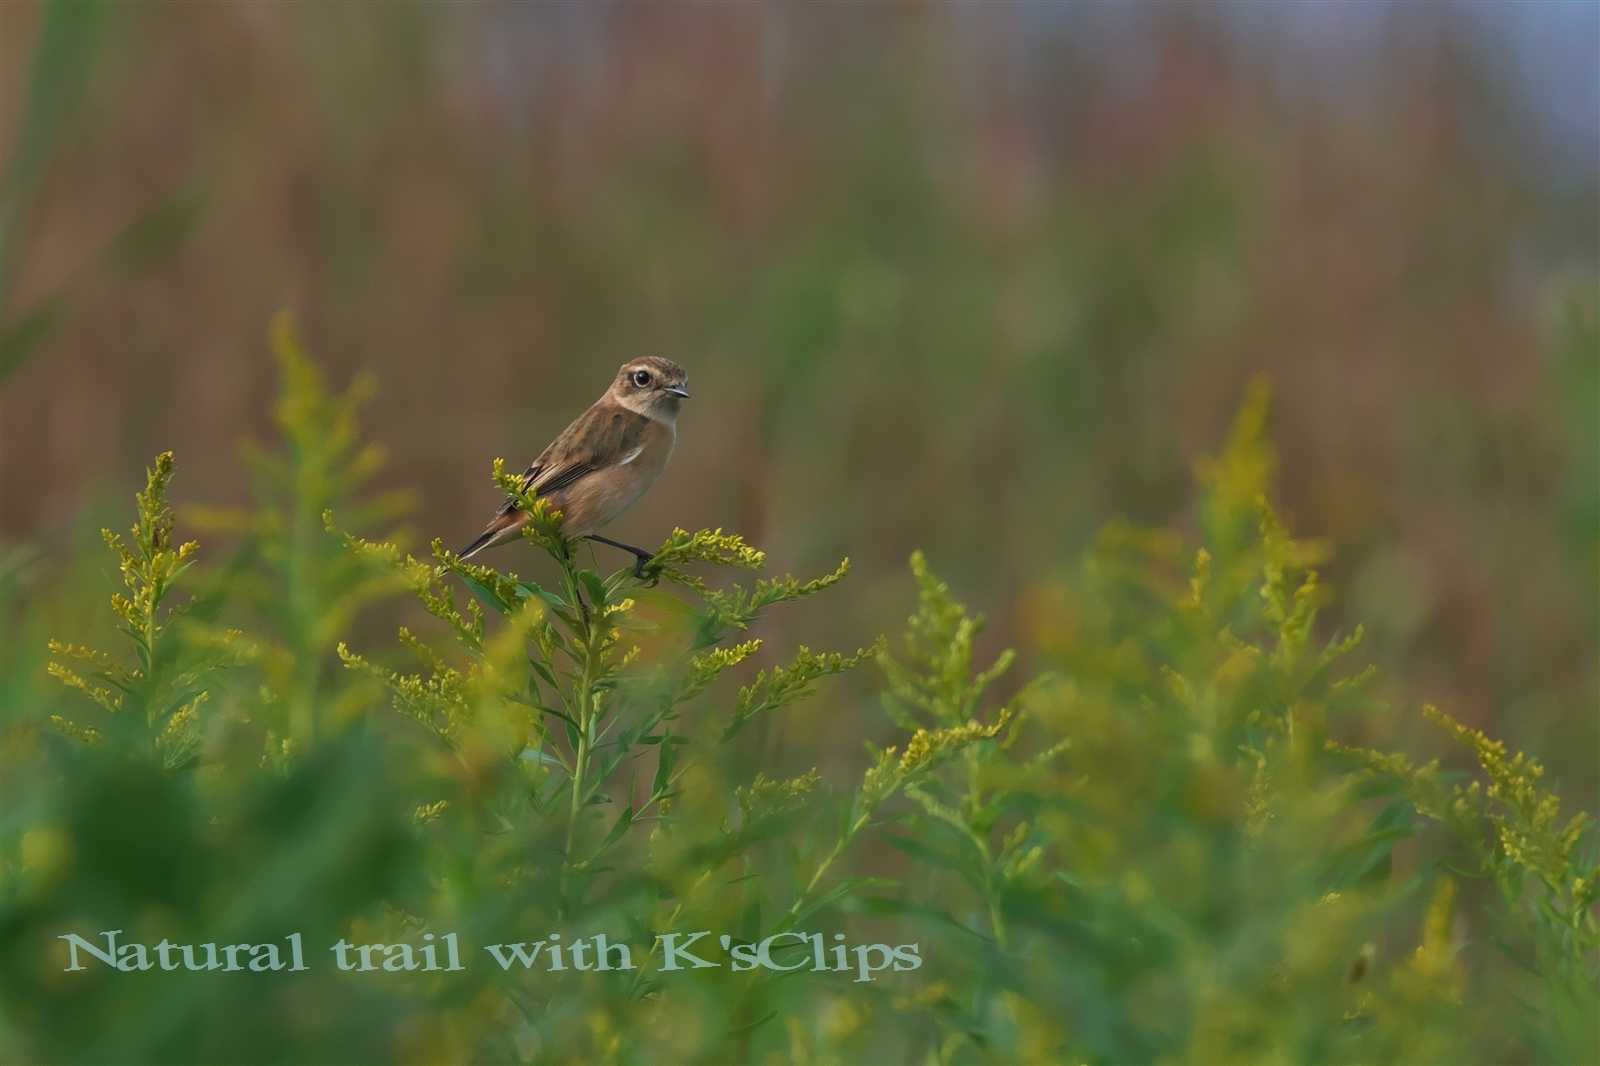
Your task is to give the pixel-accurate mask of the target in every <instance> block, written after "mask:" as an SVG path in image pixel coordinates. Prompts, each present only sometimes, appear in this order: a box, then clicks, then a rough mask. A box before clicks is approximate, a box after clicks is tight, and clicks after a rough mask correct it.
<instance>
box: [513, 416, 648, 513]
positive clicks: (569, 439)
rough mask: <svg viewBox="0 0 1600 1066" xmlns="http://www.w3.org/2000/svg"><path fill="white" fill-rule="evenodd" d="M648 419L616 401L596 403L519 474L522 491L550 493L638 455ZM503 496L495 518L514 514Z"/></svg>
mask: <svg viewBox="0 0 1600 1066" xmlns="http://www.w3.org/2000/svg"><path fill="white" fill-rule="evenodd" d="M649 422H650V420H649V419H648V418H646V417H645V416H644V415H641V414H637V413H635V412H633V411H630V410H628V409H627V408H625V407H620V406H618V405H617V404H614V403H610V404H596V405H595V406H593V407H591V408H589V410H587V411H585V412H584V413H583V414H582V415H581V416H580V417H579V418H578V419H577V420H576V421H575V422H573V423H572V424H571V425H570V426H568V427H567V428H566V429H564V430H562V431H561V435H560V436H558V437H557V438H556V439H555V440H554V441H552V442H551V443H550V446H549V447H548V448H546V449H545V450H544V451H543V452H541V453H539V458H537V459H535V460H534V461H533V463H532V464H531V465H530V466H529V467H528V469H527V470H526V471H524V472H523V475H522V491H523V492H524V493H527V492H531V493H533V494H534V495H535V496H550V495H552V494H554V493H557V492H560V491H561V490H562V489H565V488H569V487H571V486H572V485H574V484H576V483H577V482H578V481H579V480H581V479H583V478H584V477H587V476H588V475H590V474H593V473H595V472H596V471H599V470H605V469H607V468H609V467H613V466H618V465H620V464H623V463H627V462H630V461H631V460H633V459H634V458H636V457H637V456H638V454H639V450H640V448H641V447H642V445H643V442H644V432H645V429H646V428H647V427H648V426H649ZM516 511H517V503H516V501H515V500H514V499H511V498H509V497H508V498H507V499H506V503H505V506H504V507H502V508H501V509H500V511H499V512H498V514H496V516H495V517H496V518H499V517H502V516H504V515H509V514H514V513H515V512H516Z"/></svg>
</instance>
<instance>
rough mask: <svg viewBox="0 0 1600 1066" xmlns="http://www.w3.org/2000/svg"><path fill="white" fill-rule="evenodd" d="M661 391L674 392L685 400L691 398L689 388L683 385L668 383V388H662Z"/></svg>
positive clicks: (673, 393)
mask: <svg viewBox="0 0 1600 1066" xmlns="http://www.w3.org/2000/svg"><path fill="white" fill-rule="evenodd" d="M661 391H662V392H670V393H672V395H674V396H677V397H680V398H682V399H685V400H687V399H688V398H689V390H688V389H686V388H684V387H683V386H682V385H668V386H667V387H666V388H664V389H662V390H661Z"/></svg>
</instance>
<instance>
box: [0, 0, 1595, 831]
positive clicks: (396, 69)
mask: <svg viewBox="0 0 1600 1066" xmlns="http://www.w3.org/2000/svg"><path fill="white" fill-rule="evenodd" d="M1597 33H1600V15H1597V12H1596V9H1595V7H1594V6H1593V5H1589V4H1572V5H1562V4H1553V3H1542V4H1527V5H1514V4H1505V5H1466V4H1450V5H1401V4H1397V5H1389V4H1383V5H1366V6H1363V5H1308V4H1291V5H1283V6H1281V7H1277V8H1269V7H1268V6H1267V5H1234V6H1228V5H1194V6H1178V5H1158V4H1151V5H1142V4H1133V5H1066V4H1062V5H1051V4H1014V5H1010V4H1001V5H959V4H951V5H946V4H931V3H929V4H899V5H835V6H826V7H821V6H817V7H813V6H801V5H789V6H785V5H771V6H757V5H734V4H728V5H702V6H697V7H692V8H678V7H672V6H668V5H646V4H640V5H630V4H598V5H561V4H549V5H531V6H522V5H466V6H460V5H443V4H439V5H431V4H416V3H400V4H385V5H359V4H342V5H331V6H320V5H307V6H304V7H302V6H290V5H272V4H261V3H244V4H221V3H218V4H203V5H186V6H182V7H178V6H171V5H94V4H81V5H80V4H73V5H63V6H62V7H61V8H60V9H56V10H55V11H54V13H53V14H51V15H49V16H48V17H47V9H46V8H44V7H42V6H40V5H34V4H27V3H19V2H8V3H7V4H5V6H4V8H3V10H0V145H8V146H10V147H9V150H8V151H9V156H8V158H7V161H6V171H5V179H4V180H5V183H6V184H5V185H4V203H3V211H4V221H3V226H4V228H3V230H0V299H3V300H4V303H3V305H0V310H3V319H0V321H3V323H4V332H3V337H4V340H3V342H0V343H3V345H4V347H3V348H0V368H3V370H4V371H9V374H8V376H7V377H6V378H5V379H4V381H3V384H0V540H3V542H4V543H5V544H9V545H13V546H14V545H32V546H34V547H35V548H37V549H38V551H39V557H38V558H36V559H34V560H33V561H32V562H31V563H30V565H29V566H28V568H27V570H26V574H25V576H26V580H27V581H28V582H29V587H30V588H31V589H32V590H33V591H34V593H36V594H37V595H39V596H41V597H43V596H44V595H45V591H44V590H46V589H49V588H50V587H52V585H54V584H55V583H56V582H59V581H61V580H63V579H64V577H65V576H66V575H69V574H70V572H71V571H72V569H73V567H74V566H79V565H83V564H82V563H80V562H78V561H77V560H78V558H79V556H78V553H77V552H75V551H74V545H75V544H81V543H82V540H81V538H83V537H84V536H85V535H86V534H88V535H92V531H93V529H94V528H96V527H97V526H98V525H100V524H104V521H105V519H106V517H107V516H106V512H105V511H104V510H103V509H102V508H104V507H105V505H106V501H107V500H108V499H111V500H114V501H116V503H117V504H118V505H119V506H121V505H122V503H123V501H124V500H125V499H126V496H127V487H128V486H131V485H133V484H135V483H136V482H137V480H138V478H139V476H140V475H139V472H140V471H141V470H142V468H143V466H144V465H145V464H146V463H147V462H148V460H149V458H150V456H151V455H153V454H154V453H155V452H156V451H158V450H160V449H165V448H171V449H173V450H175V451H176V452H177V454H178V456H179V459H180V464H181V467H182V473H181V476H180V480H179V482H178V483H177V486H176V488H175V490H174V491H175V499H176V501H177V502H178V503H180V504H182V503H185V502H190V503H193V502H205V503H237V502H240V501H242V500H243V499H244V496H245V490H246V486H245V484H244V479H243V477H242V475H241V472H240V466H239V462H238V455H237V448H236V446H235V445H236V443H237V442H238V440H239V439H240V438H241V437H244V436H253V437H258V438H260V437H266V436H267V435H268V434H269V432H270V422H269V419H270V408H269V406H268V404H266V403H265V402H263V398H264V397H265V396H267V395H269V394H270V390H271V389H272V388H273V385H272V382H273V375H274V368H273V366H272V363H271V360H270V358H269V357H268V356H267V354H266V351H267V348H266V340H265V323H266V322H267V320H268V318H269V317H270V315H271V314H272V312H273V311H275V310H277V309H279V308H283V307H288V308H292V309H294V310H295V311H296V312H297V315H298V318H299V320H300V323H301V327H300V328H301V332H302V334H303V336H304V339H305V342H306V344H307V346H308V347H309V348H310V349H311V350H312V351H313V352H315V353H317V355H318V357H319V359H320V360H321V361H323V362H324V363H325V364H326V365H328V366H329V367H330V372H331V374H332V375H333V377H334V379H335V380H336V381H338V380H343V379H344V378H346V377H348V376H349V375H350V374H352V373H353V372H355V371H356V370H358V369H367V370H371V371H373V372H375V374H376V376H377V379H378V382H379V385H380V394H379V400H378V402H377V403H376V404H375V405H374V406H373V407H372V408H371V409H370V410H369V411H368V412H367V415H366V427H367V430H368V432H369V434H370V436H371V437H372V438H373V439H375V440H376V441H378V442H380V443H381V444H383V445H384V446H386V447H387V448H388V449H389V450H390V453H391V456H392V461H391V463H390V465H389V466H388V468H387V469H386V471H385V473H384V475H383V479H384V481H385V483H386V484H387V485H389V486H392V487H395V488H406V489H413V490H415V491H416V492H417V493H418V501H419V503H418V507H417V509H416V511H415V512H414V529H415V530H416V531H417V533H418V535H419V536H421V537H422V539H424V540H426V539H428V538H431V537H432V536H435V535H438V536H443V537H444V538H445V539H446V541H448V542H451V543H455V542H465V540H467V539H468V538H469V537H470V536H471V535H472V534H473V532H474V531H475V530H476V529H477V528H479V526H480V524H481V522H482V520H483V518H484V517H485V515H486V514H487V513H488V512H489V511H490V510H491V509H492V508H493V506H494V501H495V497H496V493H495V492H494V490H493V488H492V486H490V485H489V484H488V482H487V480H486V476H485V475H486V471H487V467H488V462H489V460H490V458H492V457H493V456H497V455H500V456H505V457H506V459H507V461H508V462H509V463H511V464H520V463H523V462H525V461H527V459H529V458H531V457H532V455H533V454H535V453H536V452H537V450H538V449H539V448H541V447H542V446H543V444H544V443H545V441H546V440H547V439H548V438H549V437H550V436H551V435H552V434H553V433H554V432H556V431H557V430H559V429H560V428H561V426H563V425H564V424H565V423H566V421H567V420H568V419H569V418H570V417H572V415H574V414H575V413H576V412H577V411H579V410H580V409H581V408H582V407H583V406H584V405H585V404H587V403H588V402H589V401H590V400H591V399H592V398H593V397H594V396H595V395H597V394H598V393H599V391H600V389H601V388H602V387H603V385H604V383H605V382H606V380H607V379H608V376H609V375H610V373H611V372H612V371H613V370H614V368H615V366H616V365H617V364H618V363H620V362H621V361H622V360H624V359H625V358H628V357H631V356H633V355H636V354H640V353H646V352H650V353H658V354H661V355H665V356H668V357H670V358H672V359H675V360H678V361H679V362H681V363H682V364H684V365H685V366H686V367H687V368H689V371H690V374H691V380H692V383H693V387H694V393H695V399H694V402H693V404H692V405H691V408H690V410H689V411H688V413H687V414H686V416H685V419H684V422H683V426H682V434H681V440H680V446H679V450H678V453H677V455H676V457H675V458H674V461H673V464H672V467H671V470H670V471H669V473H668V475H667V477H666V479H665V480H664V481H663V482H662V483H661V484H660V486H659V487H658V488H657V489H656V490H655V491H654V492H653V493H652V494H651V495H650V496H649V497H648V498H647V499H646V500H645V501H644V502H643V503H642V504H641V505H640V506H639V507H638V508H637V509H636V510H635V511H634V512H633V513H632V514H630V515H629V516H628V517H627V518H626V519H624V521H623V522H621V523H619V525H618V526H617V527H616V528H615V529H614V530H613V531H612V532H613V535H616V536H620V537H622V538H623V539H626V540H632V541H635V542H640V543H654V542H655V541H657V540H659V538H660V537H661V536H663V535H664V534H665V533H666V532H667V530H668V529H670V528H671V527H672V526H674V525H681V526H685V527H688V528H697V527H700V526H718V525H721V526H725V527H728V528H730V529H738V530H739V531H741V532H742V533H744V534H745V535H746V536H747V537H748V538H749V539H750V540H751V541H753V542H754V543H757V544H761V545H763V546H764V547H765V548H766V549H767V550H768V552H769V553H770V555H771V556H772V558H773V560H774V562H775V564H776V565H778V566H780V567H790V568H795V569H797V570H799V569H808V568H809V569H815V568H816V567H817V566H820V565H822V564H823V563H828V564H829V565H831V562H832V561H833V560H835V559H836V558H837V557H838V556H839V555H844V554H848V555H850V556H851V557H852V559H853V560H854V561H855V562H856V564H857V567H858V569H857V579H856V581H855V583H854V589H853V595H854V597H855V598H854V601H853V604H852V612H851V614H850V616H849V617H848V619H841V620H835V621H834V622H833V623H831V624H832V625H833V626H835V627H843V628H846V629H847V630H848V632H847V633H846V634H845V636H846V637H849V638H859V639H863V640H864V639H867V638H869V637H870V635H872V634H874V633H876V632H879V631H882V630H884V629H886V628H889V627H891V626H892V625H893V622H894V619H896V618H897V617H899V615H900V614H901V613H902V612H901V610H900V608H901V606H902V605H901V603H900V601H899V599H898V597H897V586H896V585H895V584H894V582H896V581H898V579H899V575H900V572H901V564H902V562H903V560H904V558H905V556H906V554H907V553H908V552H909V550H910V549H911V548H912V547H913V546H917V545H921V546H924V547H925V548H926V549H927V550H928V552H929V555H930V558H931V559H932V560H933V561H934V562H935V564H936V565H938V566H940V567H941V568H942V570H943V571H944V572H945V573H947V574H948V576H950V577H951V578H953V579H955V580H957V582H958V584H959V585H960V586H961V587H964V588H967V589H972V590H981V593H980V594H978V595H975V596H974V597H973V598H974V600H975V602H976V605H977V606H980V607H981V608H983V609H984V610H985V611H986V612H987V613H989V614H990V616H991V617H992V619H993V621H994V627H993V630H992V631H991V637H990V639H992V641H993V643H994V644H996V645H1000V644H1006V643H1011V642H1014V641H1016V640H1018V639H1021V640H1023V642H1024V643H1029V642H1032V641H1035V640H1036V638H1038V636H1039V634H1038V633H1037V632H1034V630H1035V629H1037V627H1038V626H1039V625H1041V624H1042V623H1040V622H1039V621H1038V620H1039V619H1040V618H1041V617H1044V616H1046V615H1050V616H1053V615H1054V614H1056V613H1058V612H1059V611H1060V610H1061V609H1063V605H1062V604H1061V603H1060V602H1058V601H1059V600H1060V599H1061V598H1062V597H1063V596H1065V595H1066V593H1065V592H1064V591H1063V590H1062V589H1061V588H1060V586H1059V585H1058V583H1057V581H1056V577H1057V575H1058V573H1059V572H1060V571H1061V570H1062V568H1063V567H1065V566H1067V565H1069V564H1070V563H1071V561H1072V560H1073V559H1074V558H1075V556H1076V554H1077V552H1078V550H1079V549H1080V548H1081V547H1082V546H1083V545H1085V544H1086V543H1087V542H1088V541H1089V539H1090V537H1091V535H1092V533H1093V531H1094V530H1096V529H1097V528H1099V527H1100V526H1101V525H1102V524H1103V523H1104V522H1106V521H1107V520H1110V519H1113V518H1118V517H1128V518H1131V519H1134V520H1137V521H1141V522H1148V523H1166V522H1169V521H1174V520H1179V519H1181V517H1182V515H1183V514H1184V508H1185V507H1186V506H1187V502H1188V500H1189V490H1190V484H1191V466H1192V462H1193V459H1194V457H1195V456H1196V455H1197V454H1198V453H1199V452H1201V451H1202V450H1204V449H1206V448H1209V447H1211V446H1212V445H1214V444H1215V443H1216V442H1217V441H1218V440H1219V439H1220V437H1221V435H1222V432H1223V430H1224V427H1225V426H1226V424H1227V420H1228V419H1229V417H1230V416H1231V413H1232V412H1233V410H1234V409H1235V407H1236V405H1237V403H1238V401H1239V398H1240V396H1241V394H1242V387H1243V383H1244V382H1245V381H1246V380H1247V379H1248V378H1249V377H1250V376H1251V375H1252V374H1255V373H1257V372H1265V373H1266V374H1267V375H1268V376H1269V377H1270V379H1271V380H1272V382H1273V383H1274V385H1275V389H1276V403H1275V422H1274V436H1275V438H1276V441H1277V443H1278V446H1279V448H1280V450H1281V454H1282V466H1281V473H1280V481H1279V491H1280V495H1281V503H1282V506H1283V508H1284V510H1285V512H1286V514H1287V516H1288V517H1289V519H1290V520H1291V522H1292V524H1293V526H1294V528H1296V529H1297V530H1299V531H1301V532H1303V533H1306V534H1312V535H1318V536H1325V537H1327V538H1329V539H1330V540H1331V542H1332V543H1333V544H1334V545H1336V547H1337V551H1336V554H1335V557H1334V561H1333V564H1332V567H1331V573H1329V574H1328V575H1327V577H1328V578H1329V582H1330V584H1331V585H1332V586H1333V587H1334V588H1336V589H1338V590H1340V596H1339V599H1338V601H1337V602H1336V603H1335V604H1334V605H1333V606H1332V614H1331V616H1330V617H1331V619H1332V624H1333V625H1335V626H1337V625H1341V624H1343V623H1344V622H1346V621H1347V620H1349V619H1360V620H1364V621H1365V622H1366V624H1367V625H1368V628H1369V633H1370V635H1371V638H1372V639H1371V642H1370V643H1369V645H1368V653H1369V654H1374V655H1376V656H1377V657H1378V658H1379V661H1380V662H1381V663H1384V664H1385V665H1391V664H1400V663H1403V664H1404V670H1403V671H1400V670H1386V671H1385V674H1386V677H1387V678H1388V679H1389V680H1388V682H1387V683H1389V684H1391V685H1399V684H1401V683H1402V682H1401V678H1402V677H1403V683H1404V685H1405V688H1404V689H1403V690H1401V691H1394V692H1393V693H1392V695H1393V698H1394V700H1395V702H1396V703H1397V704H1400V705H1412V704H1415V703H1416V702H1417V701H1418V700H1419V699H1422V698H1426V699H1429V700H1433V701H1435V702H1438V703H1440V704H1441V705H1443V706H1447V707H1450V708H1452V709H1453V710H1454V711H1455V712H1457V713H1458V714H1459V715H1460V716H1461V717H1462V718H1463V719H1464V720H1466V721H1468V722H1470V723H1473V724H1475V725H1482V726H1485V727H1488V728H1490V729H1491V730H1492V731H1494V732H1496V733H1497V735H1501V736H1505V737H1506V738H1507V739H1508V740H1512V741H1515V742H1517V743H1522V744H1526V745H1529V746H1532V747H1533V748H1535V749H1537V750H1539V751H1541V752H1543V753H1544V754H1545V755H1546V757H1547V758H1548V760H1549V761H1550V763H1551V764H1552V769H1553V772H1554V773H1555V775H1556V776H1557V777H1558V778H1559V779H1560V780H1561V781H1562V782H1563V783H1564V786H1565V787H1567V788H1581V789H1583V790H1584V795H1583V796H1582V799H1583V800H1584V802H1585V805H1587V806H1590V807H1593V806H1595V805H1596V798H1597V797H1596V793H1595V774H1594V761H1595V754H1596V750H1597V746H1600V732H1597V717H1596V714H1595V702H1596V701H1595V697H1596V685H1597V674H1596V668H1597V665H1600V657H1597V654H1596V648H1597V642H1596V638H1597V618H1600V613H1597V589H1600V580H1597V548H1596V545H1597V538H1596V528H1597V522H1600V505H1597V493H1600V487H1597V483H1600V437H1597V433H1600V392H1597V390H1600V377H1597V374H1600V371H1597V365H1596V364H1597V357H1596V354H1595V349H1596V341H1595V330H1596V325H1595V321H1596V319H1595V307H1596V296H1595V276H1596V275H1595V270H1596V262H1597V255H1596V251H1597V230H1600V214H1597V202H1600V201H1597V195H1596V189H1597V174H1600V162H1597V158H1596V154H1597V148H1596V137H1597V134H1596V128H1597V125H1600V103H1597V88H1596V73H1595V72H1596V44H1595V41H1596V34H1597ZM118 513H119V514H120V513H121V512H120V511H119V512H118ZM117 524H118V525H121V524H122V521H121V519H120V518H119V519H118V522H117ZM507 550H508V551H513V552H514V551H516V550H517V549H507ZM502 563H503V565H510V563H509V562H506V561H505V560H502ZM93 565H95V566H99V565H100V562H99V560H98V559H95V560H94V563H93ZM886 583H887V584H886ZM1067 607H1070V605H1067ZM381 623H382V625H383V628H384V629H385V631H387V629H388V628H389V627H388V624H387V623H388V620H387V619H383V620H381ZM792 624H793V625H796V626H800V627H804V625H805V620H804V617H803V616H802V617H801V618H800V619H799V620H797V621H794V622H793V623H792ZM75 625H76V626H78V631H82V630H81V625H82V623H81V622H78V623H75ZM1397 728H1400V727H1399V726H1397ZM1407 728H1409V726H1408V727H1407Z"/></svg>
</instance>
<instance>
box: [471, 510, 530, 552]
mask: <svg viewBox="0 0 1600 1066" xmlns="http://www.w3.org/2000/svg"><path fill="white" fill-rule="evenodd" d="M527 520H528V516H527V515H525V514H523V513H522V512H521V511H513V512H512V513H511V514H503V515H497V516H495V519H494V520H493V521H492V522H490V523H489V525H488V527H487V528H486V529H484V531H483V532H482V533H480V534H478V539H477V540H475V541H473V542H472V543H471V544H468V545H467V546H466V547H465V548H462V549H461V550H460V551H459V552H457V553H456V555H457V557H458V558H461V559H470V558H472V557H473V556H474V555H476V554H478V553H479V552H481V551H483V549H485V548H489V547H493V546H494V545H496V544H499V543H500V542H501V541H505V540H510V539H511V538H512V537H513V536H515V535H516V532H517V530H518V529H521V528H522V524H523V523H524V522H526V521H527Z"/></svg>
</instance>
